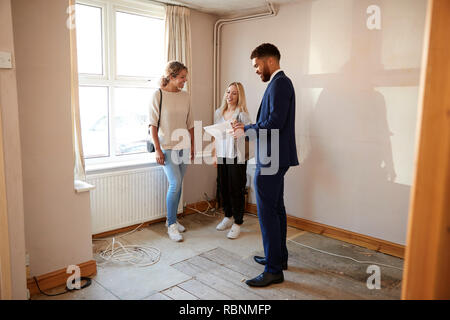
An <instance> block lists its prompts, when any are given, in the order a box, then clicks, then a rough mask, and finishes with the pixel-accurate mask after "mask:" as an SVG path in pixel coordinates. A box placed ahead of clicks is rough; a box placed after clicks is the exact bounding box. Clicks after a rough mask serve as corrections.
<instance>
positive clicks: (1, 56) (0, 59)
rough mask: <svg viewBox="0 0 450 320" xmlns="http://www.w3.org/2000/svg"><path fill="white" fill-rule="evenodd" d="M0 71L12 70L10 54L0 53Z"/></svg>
mask: <svg viewBox="0 0 450 320" xmlns="http://www.w3.org/2000/svg"><path fill="white" fill-rule="evenodd" d="M0 69H12V59H11V52H0Z"/></svg>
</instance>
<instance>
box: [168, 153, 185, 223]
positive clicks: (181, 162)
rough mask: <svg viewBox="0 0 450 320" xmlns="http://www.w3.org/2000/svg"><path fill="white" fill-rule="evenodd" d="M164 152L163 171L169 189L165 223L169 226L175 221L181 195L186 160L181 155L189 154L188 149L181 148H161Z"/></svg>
mask: <svg viewBox="0 0 450 320" xmlns="http://www.w3.org/2000/svg"><path fill="white" fill-rule="evenodd" d="M162 152H163V154H164V162H165V164H164V166H163V169H164V173H165V174H166V176H167V180H168V181H169V189H168V190H167V197H166V203H167V223H168V225H169V226H170V225H171V224H174V223H175V222H177V211H178V204H179V202H180V197H181V187H182V185H183V177H184V173H185V172H186V167H187V162H186V160H185V159H183V155H184V156H186V155H189V149H183V150H171V149H167V150H162Z"/></svg>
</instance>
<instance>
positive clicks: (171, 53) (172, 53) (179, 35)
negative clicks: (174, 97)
mask: <svg viewBox="0 0 450 320" xmlns="http://www.w3.org/2000/svg"><path fill="white" fill-rule="evenodd" d="M165 48H166V58H167V61H171V60H177V61H180V62H182V63H183V64H184V65H185V66H186V67H187V68H188V71H189V72H188V82H187V84H186V89H187V91H188V92H189V93H190V92H191V85H190V80H191V79H192V69H191V66H192V61H191V22H190V10H189V9H188V8H185V7H179V6H171V5H167V6H166V31H165Z"/></svg>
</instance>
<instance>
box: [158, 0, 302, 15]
mask: <svg viewBox="0 0 450 320" xmlns="http://www.w3.org/2000/svg"><path fill="white" fill-rule="evenodd" d="M299 1H301V0H272V1H270V2H271V3H272V4H273V5H275V6H276V5H281V4H286V3H293V2H299ZM157 2H163V3H168V4H176V5H182V6H186V7H189V8H192V9H195V10H197V11H201V12H205V13H209V14H214V15H217V16H220V17H229V16H230V17H231V16H236V15H243V14H245V15H247V14H255V13H261V12H265V11H267V0H157Z"/></svg>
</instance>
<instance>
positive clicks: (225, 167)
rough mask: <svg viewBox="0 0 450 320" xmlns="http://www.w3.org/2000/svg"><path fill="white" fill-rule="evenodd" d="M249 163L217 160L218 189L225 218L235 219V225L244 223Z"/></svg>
mask: <svg viewBox="0 0 450 320" xmlns="http://www.w3.org/2000/svg"><path fill="white" fill-rule="evenodd" d="M246 184H247V161H246V162H245V163H237V158H234V159H226V158H218V159H217V187H218V193H219V195H220V198H221V204H222V206H223V210H224V211H225V217H228V218H230V217H234V223H236V224H239V225H240V224H242V223H243V222H244V220H243V219H244V210H245V208H244V206H245V185H246Z"/></svg>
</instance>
